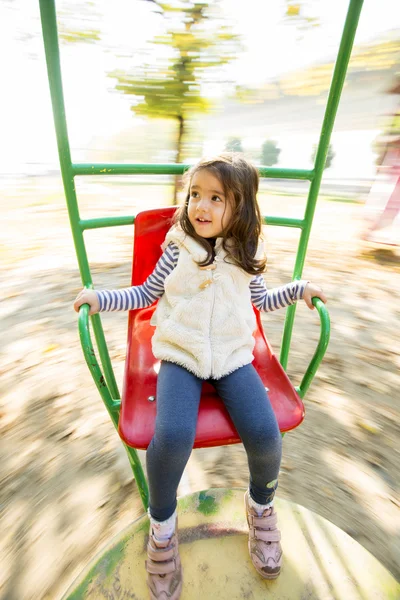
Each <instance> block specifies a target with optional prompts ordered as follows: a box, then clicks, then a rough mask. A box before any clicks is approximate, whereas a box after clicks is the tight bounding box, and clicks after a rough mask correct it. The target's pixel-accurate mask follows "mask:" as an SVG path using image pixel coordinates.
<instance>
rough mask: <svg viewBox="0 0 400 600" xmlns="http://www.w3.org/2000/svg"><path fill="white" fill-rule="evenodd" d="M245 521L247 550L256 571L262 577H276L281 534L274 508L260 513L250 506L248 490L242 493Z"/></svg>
mask: <svg viewBox="0 0 400 600" xmlns="http://www.w3.org/2000/svg"><path fill="white" fill-rule="evenodd" d="M244 503H245V507H246V514H247V523H248V525H249V552H250V557H251V560H252V563H253V565H254V567H255V568H256V570H257V572H258V573H259V574H260V575H261V577H264V579H276V577H278V575H279V573H280V572H281V566H282V547H281V544H280V539H281V534H280V531H279V529H278V528H277V526H276V525H277V521H278V517H277V515H276V513H275V511H274V508H273V507H271V508H266V509H265V510H264V512H263V514H262V515H261V517H259V516H258V514H257V512H256V511H255V510H254V509H253V508H252V507H251V506H250V503H249V491H248V490H247V492H246V493H245V495H244Z"/></svg>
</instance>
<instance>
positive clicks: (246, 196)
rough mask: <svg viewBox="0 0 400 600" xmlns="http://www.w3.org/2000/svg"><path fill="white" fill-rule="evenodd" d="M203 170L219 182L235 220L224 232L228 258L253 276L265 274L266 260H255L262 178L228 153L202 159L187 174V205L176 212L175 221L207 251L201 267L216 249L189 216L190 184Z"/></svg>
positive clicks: (245, 161)
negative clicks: (196, 230)
mask: <svg viewBox="0 0 400 600" xmlns="http://www.w3.org/2000/svg"><path fill="white" fill-rule="evenodd" d="M202 169H206V170H207V171H210V172H211V173H212V174H213V175H214V176H215V177H217V178H218V179H219V181H220V182H221V185H222V186H223V188H224V193H225V196H226V198H227V201H228V202H231V203H232V217H231V219H230V221H229V223H228V224H227V226H226V227H225V229H224V231H222V233H221V237H223V242H222V246H223V248H224V250H225V251H226V253H227V258H229V259H230V260H231V261H232V262H233V263H234V264H236V265H237V266H238V267H241V268H242V269H243V270H244V271H246V272H247V273H249V274H251V275H259V274H260V273H263V272H264V270H265V265H266V259H265V258H264V257H263V258H261V259H260V260H258V259H256V258H255V255H256V252H257V247H258V242H259V238H260V235H261V214H260V209H259V206H258V203H257V191H258V182H259V176H258V171H257V169H256V168H255V167H254V166H253V165H252V164H250V163H249V162H248V161H247V160H246V159H245V158H244V157H243V156H241V155H240V154H236V153H230V152H229V153H228V152H227V153H224V154H220V155H219V156H217V157H216V158H213V159H209V160H207V159H203V160H201V161H200V162H199V163H197V164H196V165H194V166H193V167H192V168H191V169H190V170H189V171H187V172H186V173H185V177H184V178H185V182H186V185H187V192H186V198H185V203H184V205H183V206H182V207H181V208H180V209H179V210H178V211H177V213H176V216H175V219H174V220H175V222H176V223H179V225H180V226H181V228H182V229H183V231H184V232H185V233H187V234H188V235H190V236H191V237H192V238H194V239H195V240H196V241H197V242H198V243H199V244H200V245H201V246H203V248H204V249H205V250H206V251H207V258H206V259H205V260H204V261H203V262H202V263H200V264H201V266H203V265H206V264H208V263H209V262H211V260H212V256H213V247H212V245H211V243H210V242H209V241H208V240H207V239H206V238H202V237H201V236H199V235H197V233H196V232H195V230H194V228H193V225H192V224H191V223H190V221H189V216H188V204H189V199H190V185H191V181H192V178H193V175H194V174H195V173H197V172H198V171H200V170H202ZM228 240H229V242H228Z"/></svg>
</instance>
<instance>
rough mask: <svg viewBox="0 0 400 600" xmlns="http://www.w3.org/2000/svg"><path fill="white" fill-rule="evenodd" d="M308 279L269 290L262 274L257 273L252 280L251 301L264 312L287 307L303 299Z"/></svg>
mask: <svg viewBox="0 0 400 600" xmlns="http://www.w3.org/2000/svg"><path fill="white" fill-rule="evenodd" d="M307 283H308V281H303V280H299V281H291V282H290V283H287V284H286V285H282V286H281V287H278V288H273V289H272V290H269V289H268V288H267V286H266V285H265V281H264V278H263V276H262V275H257V276H256V277H254V278H253V279H252V280H251V282H250V292H251V301H252V303H253V304H254V306H255V307H256V308H258V309H259V310H261V311H263V312H271V311H273V310H277V309H278V308H285V307H286V306H290V305H291V304H294V303H295V302H296V301H297V300H302V298H303V295H304V290H305V287H306V285H307Z"/></svg>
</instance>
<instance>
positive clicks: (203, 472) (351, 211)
mask: <svg viewBox="0 0 400 600" xmlns="http://www.w3.org/2000/svg"><path fill="white" fill-rule="evenodd" d="M79 185H80V186H81V187H82V191H83V196H84V210H83V216H84V217H85V216H88V215H93V216H94V215H96V216H98V215H103V216H104V215H106V214H117V213H119V214H132V213H133V212H135V211H137V210H138V209H139V208H140V207H142V206H144V205H145V204H146V203H147V202H148V201H150V200H151V201H152V203H153V205H160V204H161V203H166V202H168V190H167V191H166V190H165V189H164V188H160V187H159V188H157V189H156V188H150V187H148V188H145V187H140V188H139V187H137V188H135V187H127V188H126V190H125V191H124V190H122V191H121V190H119V191H118V193H116V192H115V191H112V190H111V188H105V187H104V186H102V185H100V184H99V185H97V187H96V186H94V187H92V188H90V190H89V188H85V187H84V184H83V183H81V182H79ZM79 185H78V187H79ZM2 196H3V203H4V205H7V206H8V207H9V210H8V213H7V215H6V216H4V217H3V223H2V225H3V227H2V233H1V245H0V252H1V255H2V261H1V273H0V276H1V297H2V300H1V303H0V319H1V331H2V339H1V349H0V352H1V356H0V358H1V361H0V365H1V366H0V369H1V376H2V377H1V400H0V482H1V484H0V505H1V522H0V531H1V539H0V555H1V556H2V568H1V570H0V597H1V599H2V600H31V599H35V600H39V599H40V600H42V599H51V600H57V598H59V596H60V594H61V593H63V592H64V591H65V590H66V588H67V587H68V585H69V583H70V582H71V580H72V579H73V578H74V577H75V576H76V575H77V574H78V573H79V572H80V570H81V569H82V568H83V567H84V566H85V565H86V563H87V561H88V559H89V558H90V557H91V556H92V555H93V554H94V553H95V552H97V551H98V550H99V549H100V548H101V547H102V546H103V544H104V543H105V542H106V541H107V540H108V539H109V538H110V537H111V536H112V535H114V534H116V533H117V532H119V531H120V530H121V529H123V528H124V527H125V526H126V525H127V524H128V523H130V522H131V521H132V520H133V519H134V518H135V517H136V516H137V515H139V514H140V512H141V511H142V509H141V504H140V500H139V497H138V493H137V491H136V487H135V482H134V481H133V480H132V477H131V475H130V472H129V467H128V465H127V461H126V459H125V455H124V452H123V450H122V446H121V445H120V443H119V440H118V437H117V434H116V433H115V431H114V429H113V427H112V425H111V422H110V421H109V419H108V416H107V413H106V411H105V409H104V407H103V405H102V403H101V400H100V397H99V396H98V393H97V391H96V389H95V387H94V385H93V384H92V382H91V378H90V375H89V372H88V371H87V368H86V365H85V364H84V361H83V357H82V353H81V350H80V346H79V343H78V334H77V323H76V315H75V313H74V312H73V310H72V302H73V299H74V297H75V295H76V293H77V292H78V290H79V289H80V280H79V275H78V271H77V267H76V261H75V255H74V250H73V246H72V240H71V235H70V230H69V225H68V221H67V212H66V209H65V207H64V201H63V198H62V196H61V194H60V188H59V182H58V181H54V180H52V179H49V178H48V179H36V180H29V181H26V182H25V183H24V182H20V183H19V184H18V186H16V187H15V188H12V187H10V186H9V187H8V189H6V190H3V193H2ZM137 198H140V202H139V201H137ZM303 202H304V201H303V199H302V198H301V197H289V196H284V195H275V196H269V197H267V196H266V195H263V196H262V198H261V203H262V207H263V212H264V213H268V214H279V213H281V214H282V213H284V214H291V215H292V216H298V215H299V214H300V213H301V207H302V205H303ZM362 211H363V207H362V204H359V203H354V202H338V201H334V199H331V200H327V199H325V200H324V199H323V200H322V201H321V202H320V204H319V207H318V209H317V214H316V218H315V224H314V228H313V232H312V235H311V241H310V248H309V253H308V259H307V263H306V268H305V272H304V276H305V278H308V279H312V280H313V281H315V282H316V283H319V284H320V285H322V286H323V287H324V289H325V291H326V292H327V294H328V297H329V310H330V314H331V319H332V338H331V343H330V346H329V348H328V353H327V356H326V358H325V360H324V362H323V365H322V367H321V368H320V370H319V372H318V375H317V378H316V380H315V381H314V383H313V385H312V388H311V390H310V392H309V394H308V397H307V401H306V409H307V415H306V420H305V422H304V423H303V425H302V426H301V427H300V428H299V429H298V430H296V431H295V432H292V433H291V434H289V435H287V436H286V437H285V438H284V458H283V463H282V472H281V477H280V487H279V494H280V495H281V497H283V498H287V499H290V500H292V501H294V502H298V503H300V504H302V505H304V506H306V507H308V508H310V509H312V510H314V511H316V512H318V513H319V514H321V515H322V516H324V517H326V518H328V519H330V520H331V521H332V522H334V523H335V524H337V525H338V526H339V527H341V528H342V529H343V530H344V531H346V532H347V533H349V534H350V535H351V536H352V537H354V538H355V539H356V540H358V541H359V542H360V543H361V544H362V545H363V546H365V547H366V548H367V549H368V550H369V551H370V552H372V553H373V554H374V555H375V556H376V557H377V558H378V559H379V560H380V561H381V562H382V563H383V564H384V565H385V566H386V567H387V568H388V569H390V570H391V571H392V572H393V573H394V574H395V576H396V577H397V578H400V564H399V562H400V561H399V557H400V511H399V494H398V491H399V489H398V474H399V467H400V447H399V429H400V428H399V424H398V418H399V406H398V403H399V388H400V370H399V368H400V347H399V338H398V331H399V323H400V257H399V254H398V253H397V254H396V249H389V248H378V247H373V246H366V245H361V243H360V242H359V241H358V238H357V234H358V231H359V229H360V226H361V217H362ZM131 236H132V229H131V228H130V227H123V228H116V229H115V231H114V232H110V231H108V230H100V231H99V232H91V233H90V234H89V236H88V253H89V259H90V260H91V264H92V265H93V276H94V281H95V284H96V285H98V286H99V287H122V286H126V285H128V284H129V278H130V261H131ZM268 237H269V247H270V257H269V272H268V275H267V281H268V282H269V285H270V286H275V285H278V284H280V283H281V282H282V283H283V282H286V281H288V280H290V278H291V271H292V268H293V244H294V241H295V239H296V237H297V233H296V232H295V231H292V230H285V229H281V228H269V229H268ZM397 252H398V250H397ZM283 317H284V311H280V312H278V313H275V314H273V315H268V316H266V317H265V319H264V324H265V328H266V330H267V334H268V337H269V338H270V340H271V341H272V343H273V345H274V347H276V348H278V347H279V340H280V332H281V327H282V321H283ZM102 320H103V325H104V329H105V332H106V337H107V339H108V341H109V348H110V353H111V358H112V361H113V364H114V366H115V371H116V376H117V380H118V381H119V382H120V381H121V376H122V372H123V360H124V353H125V331H126V314H115V313H114V314H108V315H104V317H103V319H102ZM317 322H318V318H317V314H316V313H314V312H311V311H309V310H308V309H307V308H306V307H305V306H304V305H299V308H298V311H297V318H296V325H295V334H294V339H293V345H292V351H291V359H290V364H289V374H290V376H291V377H292V380H293V381H294V383H295V384H298V383H299V381H300V377H301V375H302V373H303V372H304V370H305V367H306V365H307V364H308V361H309V359H310V357H311V355H312V352H313V350H314V347H315V344H316V341H317V339H318V334H319V329H318V324H317ZM246 482H247V467H246V457H245V454H244V451H243V448H242V447H241V446H233V447H224V448H219V449H211V450H209V449H208V450H199V451H196V452H195V453H194V454H193V455H192V458H191V460H190V463H189V466H188V469H187V471H186V472H185V475H184V478H183V480H182V485H181V490H180V491H181V493H185V492H186V491H188V490H189V489H191V490H192V491H194V490H198V489H202V488H206V487H209V486H245V485H246Z"/></svg>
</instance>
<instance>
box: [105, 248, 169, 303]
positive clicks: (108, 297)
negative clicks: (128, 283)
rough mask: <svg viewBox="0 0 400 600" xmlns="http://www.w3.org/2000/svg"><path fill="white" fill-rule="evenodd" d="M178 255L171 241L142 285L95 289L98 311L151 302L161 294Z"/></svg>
mask: <svg viewBox="0 0 400 600" xmlns="http://www.w3.org/2000/svg"><path fill="white" fill-rule="evenodd" d="M178 256H179V248H178V246H177V245H176V244H174V243H173V242H171V243H170V244H168V246H167V247H166V249H165V250H164V252H163V254H162V256H161V258H160V259H159V261H158V262H157V264H156V266H155V268H154V271H153V272H152V273H151V275H149V276H148V278H147V279H146V281H145V282H144V283H143V284H142V285H135V286H132V287H129V288H125V289H122V290H102V291H96V294H97V298H98V299H99V304H100V312H106V311H116V310H135V309H137V308H145V307H146V306H150V305H151V304H153V302H155V301H156V300H158V299H159V298H161V296H162V295H163V293H164V282H165V279H166V277H167V276H168V275H169V274H170V273H172V271H173V270H174V269H175V267H176V264H177V262H178Z"/></svg>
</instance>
